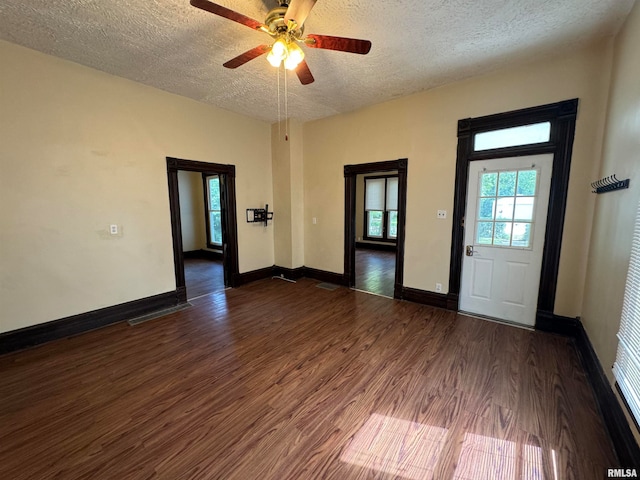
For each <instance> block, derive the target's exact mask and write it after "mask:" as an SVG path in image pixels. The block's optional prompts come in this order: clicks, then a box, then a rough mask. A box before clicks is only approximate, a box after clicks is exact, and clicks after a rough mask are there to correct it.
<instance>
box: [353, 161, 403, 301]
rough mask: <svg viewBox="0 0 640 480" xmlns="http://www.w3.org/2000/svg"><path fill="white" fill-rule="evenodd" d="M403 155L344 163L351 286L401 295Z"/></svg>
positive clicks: (395, 296) (372, 291)
mask: <svg viewBox="0 0 640 480" xmlns="http://www.w3.org/2000/svg"><path fill="white" fill-rule="evenodd" d="M407 165H408V160H407V159H406V158H401V159H398V160H388V161H385V162H375V163H362V164H357V165H345V166H344V177H345V229H344V233H345V235H344V241H345V245H344V252H345V257H344V272H345V277H346V279H347V282H348V285H349V286H350V287H351V288H355V289H356V290H362V291H365V292H369V293H373V294H376V295H382V296H385V297H390V298H401V293H402V292H401V291H402V283H403V282H402V278H403V265H404V226H405V219H406V213H405V207H406V200H407Z"/></svg>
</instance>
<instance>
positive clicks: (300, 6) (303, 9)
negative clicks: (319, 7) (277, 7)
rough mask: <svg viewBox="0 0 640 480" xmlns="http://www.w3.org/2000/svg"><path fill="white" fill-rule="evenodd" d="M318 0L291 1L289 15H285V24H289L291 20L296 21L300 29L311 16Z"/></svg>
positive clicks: (288, 9)
mask: <svg viewBox="0 0 640 480" xmlns="http://www.w3.org/2000/svg"><path fill="white" fill-rule="evenodd" d="M316 1H317V0H291V2H290V3H289V8H287V13H286V14H285V15H284V23H285V24H287V23H288V22H289V20H295V22H296V24H297V25H298V28H300V27H301V26H302V24H303V23H304V21H305V20H306V19H307V17H308V16H309V12H310V11H311V9H312V8H313V6H314V5H315V4H316Z"/></svg>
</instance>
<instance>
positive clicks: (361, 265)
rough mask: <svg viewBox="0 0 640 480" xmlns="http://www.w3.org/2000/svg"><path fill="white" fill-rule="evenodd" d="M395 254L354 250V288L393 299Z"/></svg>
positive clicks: (360, 249)
mask: <svg viewBox="0 0 640 480" xmlns="http://www.w3.org/2000/svg"><path fill="white" fill-rule="evenodd" d="M395 275H396V254H395V252H385V251H381V250H368V249H364V248H357V249H356V288H357V289H358V290H364V291H366V292H371V293H377V294H378V295H385V296H387V297H392V298H393V284H394V282H395Z"/></svg>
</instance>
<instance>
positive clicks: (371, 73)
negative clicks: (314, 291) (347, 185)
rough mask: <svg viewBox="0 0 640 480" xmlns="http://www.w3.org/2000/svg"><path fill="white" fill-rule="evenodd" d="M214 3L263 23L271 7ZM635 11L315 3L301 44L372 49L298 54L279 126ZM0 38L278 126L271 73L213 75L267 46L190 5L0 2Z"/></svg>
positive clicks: (563, 1) (484, 64) (591, 3)
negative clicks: (304, 70)
mask: <svg viewBox="0 0 640 480" xmlns="http://www.w3.org/2000/svg"><path fill="white" fill-rule="evenodd" d="M217 3H219V4H221V5H223V6H226V7H228V8H231V9H233V10H236V11H238V12H240V13H242V14H244V15H247V16H249V17H252V18H255V19H257V20H260V21H263V20H264V18H265V15H266V13H267V11H268V10H269V8H270V7H273V6H276V3H277V2H276V1H275V0H247V1H242V2H240V1H229V0H219V1H218V2H217ZM633 3H634V0H397V1H395V2H383V1H366V0H319V1H318V3H317V4H316V6H315V7H314V9H313V11H312V12H311V14H310V16H309V18H308V19H307V21H306V23H305V32H306V33H318V34H326V35H337V36H346V37H353V38H363V39H368V40H371V41H372V43H373V47H372V49H371V52H370V53H369V54H368V55H366V56H361V55H354V54H349V53H343V52H335V51H329V50H320V49H311V48H307V49H306V50H305V51H306V53H307V58H306V60H307V63H308V64H309V67H310V69H311V71H312V73H313V75H314V76H315V79H316V81H315V83H312V84H311V85H307V86H302V85H300V84H299V82H298V79H297V78H296V77H295V74H290V77H289V78H288V88H289V96H288V110H289V116H290V117H292V118H296V119H299V120H302V121H307V120H312V119H317V118H321V117H326V116H329V115H333V114H337V113H344V112H348V111H351V110H355V109H357V108H361V107H364V106H367V105H372V104H375V103H380V102H383V101H385V100H389V99H392V98H395V97H400V96H404V95H409V94H411V93H415V92H418V91H421V90H426V89H429V88H433V87H436V86H438V85H443V84H445V83H449V82H452V81H455V80H460V79H462V78H466V77H470V76H473V75H477V74H481V73H486V72H489V71H491V70H495V69H497V68H500V67H501V66H504V65H505V64H507V63H512V62H521V63H522V62H526V61H530V60H532V59H538V58H544V57H545V56H551V55H555V54H557V53H560V52H564V51H569V50H571V49H575V48H577V47H580V46H581V45H585V44H587V43H589V42H591V41H593V40H595V39H597V38H601V37H605V36H607V35H612V34H614V33H616V32H617V30H618V28H619V27H620V25H621V24H622V22H623V21H624V18H625V17H626V15H627V14H628V13H629V11H630V10H631V7H632V6H633ZM0 38H2V39H4V40H7V41H10V42H13V43H17V44H20V45H24V46H26V47H29V48H32V49H35V50H39V51H42V52H45V53H48V54H51V55H55V56H58V57H62V58H65V59H68V60H72V61H74V62H77V63H80V64H83V65H87V66H89V67H93V68H97V69H100V70H103V71H105V72H108V73H111V74H114V75H118V76H121V77H125V78H129V79H131V80H135V81H137V82H141V83H144V84H147V85H151V86H153V87H157V88H161V89H163V90H166V91H169V92H173V93H176V94H179V95H183V96H186V97H190V98H193V99H195V100H199V101H202V102H206V103H210V104H212V105H216V106H218V107H221V108H223V109H226V110H231V111H234V112H238V113H242V114H245V115H249V116H252V117H255V118H258V119H262V120H267V121H276V120H277V118H278V108H277V76H276V69H274V68H273V67H271V66H270V65H269V64H268V63H267V61H266V59H265V57H261V58H258V59H256V60H253V61H251V62H249V63H248V64H246V65H244V66H242V67H240V68H238V69H236V70H229V69H226V68H224V67H222V64H223V63H224V62H226V61H227V60H229V59H231V58H233V57H235V56H236V55H238V54H240V53H242V52H244V51H246V50H249V49H250V48H253V47H255V46H257V45H259V44H262V43H268V41H269V38H270V37H269V36H268V35H266V34H264V33H261V32H257V31H253V30H251V29H250V28H247V27H245V26H243V25H240V24H238V23H235V22H232V21H229V20H227V19H224V18H221V17H218V16H215V15H212V14H210V13H207V12H204V11H202V10H199V9H196V8H194V7H192V6H191V5H189V0H146V1H143V0H100V1H99V0H30V1H28V2H25V1H24V0H2V1H1V2H0ZM281 81H283V79H282V78H281ZM281 88H282V85H281Z"/></svg>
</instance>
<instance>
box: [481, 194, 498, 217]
mask: <svg viewBox="0 0 640 480" xmlns="http://www.w3.org/2000/svg"><path fill="white" fill-rule="evenodd" d="M495 204H496V199H495V198H481V199H480V200H479V201H478V220H493V216H494V208H495Z"/></svg>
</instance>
